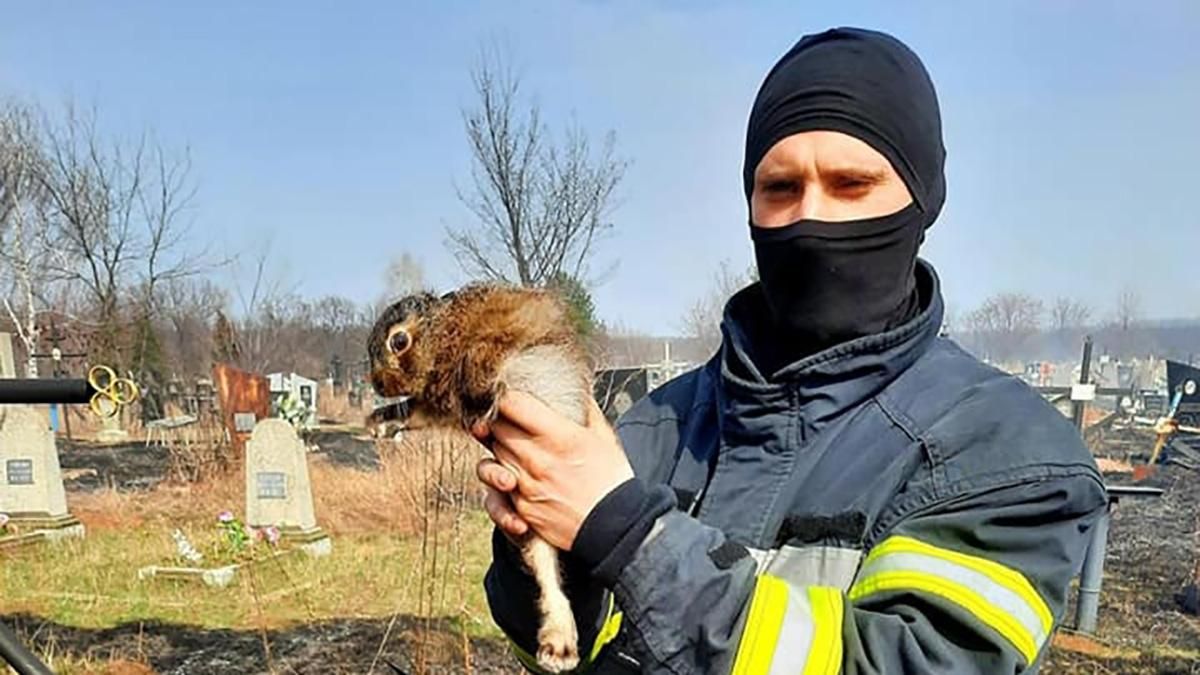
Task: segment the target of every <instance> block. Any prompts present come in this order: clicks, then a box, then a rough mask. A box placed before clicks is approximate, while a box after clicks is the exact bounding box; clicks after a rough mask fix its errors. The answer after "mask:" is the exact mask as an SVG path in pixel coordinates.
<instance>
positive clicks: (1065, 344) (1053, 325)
mask: <svg viewBox="0 0 1200 675" xmlns="http://www.w3.org/2000/svg"><path fill="white" fill-rule="evenodd" d="M1091 317H1092V309H1091V308H1090V307H1088V306H1087V305H1086V304H1084V303H1083V302H1080V301H1079V300H1074V299H1072V298H1067V297H1058V298H1055V299H1054V303H1053V304H1051V305H1050V326H1049V328H1050V330H1051V331H1052V337H1053V341H1054V345H1055V349H1056V350H1057V353H1058V354H1059V356H1063V357H1065V356H1068V355H1073V353H1074V350H1075V349H1076V348H1078V346H1079V343H1080V341H1081V340H1082V339H1083V335H1084V333H1085V332H1086V331H1087V325H1088V322H1089V321H1090V320H1091Z"/></svg>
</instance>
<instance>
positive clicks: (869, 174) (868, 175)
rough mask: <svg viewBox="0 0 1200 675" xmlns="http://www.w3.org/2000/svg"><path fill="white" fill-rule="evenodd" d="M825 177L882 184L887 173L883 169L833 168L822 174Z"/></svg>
mask: <svg viewBox="0 0 1200 675" xmlns="http://www.w3.org/2000/svg"><path fill="white" fill-rule="evenodd" d="M822 174H823V175H825V176H831V177H834V178H853V179H854V180H858V181H862V182H864V183H872V184H877V183H883V182H884V181H886V180H887V176H888V174H887V171H885V170H883V169H864V168H861V167H851V166H844V167H833V168H830V169H826V170H825V171H823V172H822Z"/></svg>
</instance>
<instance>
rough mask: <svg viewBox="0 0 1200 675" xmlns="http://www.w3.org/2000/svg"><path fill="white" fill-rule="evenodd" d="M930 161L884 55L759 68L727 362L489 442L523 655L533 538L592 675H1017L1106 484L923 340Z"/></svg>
mask: <svg viewBox="0 0 1200 675" xmlns="http://www.w3.org/2000/svg"><path fill="white" fill-rule="evenodd" d="M944 157H945V153H944V150H943V147H942V139H941V121H940V113H939V110H938V104H937V98H936V94H935V92H934V88H933V84H932V82H931V81H930V79H929V76H928V75H927V73H926V72H925V69H924V67H923V66H922V64H921V62H920V61H919V60H918V58H917V57H916V55H915V54H913V53H912V52H911V51H909V49H908V48H907V47H905V46H904V45H903V44H901V43H900V42H899V41H897V40H895V39H894V38H892V37H890V36H887V35H884V34H881V33H876V32H870V31H863V30H853V29H838V30H832V31H828V32H825V33H822V34H819V35H813V36H808V37H805V38H804V39H802V40H801V41H800V42H799V43H798V44H797V45H796V46H795V47H794V48H793V49H792V50H791V51H790V52H788V53H787V54H786V55H785V56H784V57H783V59H782V60H781V61H780V62H779V63H778V64H777V65H776V66H775V68H774V69H772V71H771V72H770V74H769V75H768V76H767V78H766V81H765V82H764V83H763V85H762V88H761V89H760V91H759V93H758V97H757V99H756V101H755V103H754V108H753V110H752V112H751V115H750V122H749V127H748V130H747V135H746V155H745V165H744V169H743V183H744V187H745V193H746V198H747V200H748V203H749V211H750V224H751V227H750V236H751V238H752V240H753V243H754V248H755V255H756V259H757V263H758V271H759V275H760V278H761V283H759V284H755V285H753V286H750V287H748V288H746V289H744V290H742V291H741V292H739V293H738V294H737V295H735V296H734V297H733V298H732V299H731V300H730V301H729V303H728V305H727V307H726V310H725V317H724V321H723V324H722V329H723V337H724V341H723V344H722V346H721V350H720V353H719V354H718V355H717V356H716V357H714V358H713V360H712V361H711V362H709V363H708V364H707V365H706V366H704V367H703V368H701V369H699V370H697V371H693V372H691V373H688V374H686V375H683V376H681V377H680V378H678V379H676V380H674V381H672V382H670V383H668V384H667V385H665V386H663V387H662V388H661V389H659V390H657V391H655V392H654V393H652V394H651V395H650V396H649V397H647V398H646V399H645V400H643V401H641V402H640V403H638V404H637V405H636V406H635V407H634V408H633V409H631V410H630V411H629V412H628V413H627V414H626V415H625V416H624V417H623V418H622V419H621V421H620V422H619V423H618V427H617V430H618V433H619V437H620V443H619V444H618V442H617V441H616V439H614V438H613V436H612V434H611V433H609V432H608V429H607V428H606V427H605V426H604V424H603V423H602V422H600V421H597V422H595V423H593V424H592V425H590V426H589V427H587V428H584V427H578V426H575V425H573V424H571V423H569V422H567V421H566V420H564V419H562V418H560V417H558V416H556V415H554V414H553V413H552V412H550V411H549V409H548V408H546V407H545V406H543V405H541V404H540V403H539V402H538V401H536V400H533V399H532V398H531V397H528V396H523V395H520V394H510V395H509V396H508V397H506V398H505V399H504V400H503V402H502V408H501V414H502V419H501V420H500V421H499V422H497V423H496V424H495V425H493V426H492V428H491V429H490V432H491V435H492V438H493V450H494V451H495V454H496V458H497V460H498V461H492V460H485V461H484V462H482V463H481V464H480V466H479V475H480V478H481V480H482V481H483V482H484V483H485V484H487V486H488V489H489V496H488V500H487V508H488V512H489V514H490V515H491V517H492V519H493V520H494V521H495V523H496V524H497V526H498V529H497V535H496V536H495V537H494V556H495V560H494V563H493V565H492V567H491V569H490V570H489V571H488V575H487V579H486V589H487V594H488V600H489V602H490V604H491V607H492V612H493V616H494V618H495V620H496V622H497V623H498V624H499V626H500V627H501V628H502V629H503V630H504V631H505V632H506V633H507V634H508V635H509V636H510V638H511V639H512V641H513V643H514V645H515V646H516V647H517V648H518V650H519V651H529V650H530V649H532V648H533V647H534V645H535V644H536V630H537V620H536V616H537V615H536V612H535V611H534V605H533V603H534V600H535V598H536V588H535V587H534V586H533V585H532V583H531V582H530V580H529V578H528V576H527V575H526V573H525V572H524V571H523V570H522V569H521V566H520V564H519V562H518V559H517V557H516V556H515V555H514V553H513V549H512V546H511V544H510V543H509V541H508V539H507V538H506V537H505V535H508V537H519V536H521V535H523V534H524V533H526V532H528V531H529V529H530V528H532V529H533V530H534V531H536V532H538V533H539V534H540V535H542V536H543V537H545V538H546V539H547V540H549V541H550V542H551V543H553V544H554V545H556V546H558V547H559V548H561V549H563V550H565V551H569V553H568V554H567V555H566V556H565V559H566V563H565V565H566V571H565V575H566V578H567V588H568V593H569V595H570V597H571V598H572V603H573V607H574V610H575V613H576V618H577V621H578V623H579V626H580V632H581V635H580V647H581V655H582V656H583V658H584V660H585V661H589V662H590V664H591V666H593V668H594V669H593V671H592V672H598V673H615V672H653V673H660V672H661V673H729V672H734V673H783V672H787V673H838V672H842V673H947V674H949V673H956V674H969V673H1019V672H1033V671H1036V668H1037V663H1038V660H1039V658H1040V655H1041V654H1042V653H1043V652H1044V650H1045V648H1046V646H1047V644H1048V642H1049V638H1050V635H1051V633H1052V630H1053V628H1054V626H1055V625H1056V623H1057V622H1058V621H1059V620H1060V619H1061V618H1062V615H1063V611H1064V608H1065V606H1066V602H1067V590H1068V585H1069V582H1070V579H1071V578H1072V576H1073V575H1074V573H1075V572H1076V570H1077V569H1078V567H1079V565H1080V561H1081V559H1082V556H1083V552H1084V549H1085V545H1086V538H1087V531H1088V529H1089V528H1090V527H1091V525H1092V524H1093V522H1094V521H1095V520H1096V518H1097V517H1098V516H1099V515H1100V514H1101V513H1102V511H1103V509H1104V508H1105V503H1106V499H1105V493H1104V487H1103V484H1102V482H1101V478H1100V475H1099V473H1098V472H1097V470H1096V468H1095V464H1094V462H1093V460H1092V458H1091V456H1090V454H1089V453H1088V452H1087V450H1086V449H1085V448H1084V446H1083V445H1082V443H1081V441H1080V439H1079V437H1078V434H1076V433H1075V431H1074V429H1072V427H1071V426H1070V425H1069V424H1068V423H1067V421H1066V420H1065V419H1063V418H1062V417H1061V416H1060V415H1059V414H1058V413H1057V412H1055V411H1054V410H1053V409H1052V408H1051V407H1049V406H1048V405H1046V404H1045V403H1044V402H1043V401H1042V400H1041V399H1040V397H1038V396H1037V394H1036V393H1034V392H1033V391H1032V390H1030V389H1029V388H1028V387H1026V386H1025V385H1023V384H1022V383H1021V382H1019V381H1018V380H1017V379H1015V378H1012V377H1009V376H1006V375H1004V374H1002V373H1000V372H998V371H996V370H994V369H991V368H989V367H987V366H985V365H983V364H982V363H980V362H979V361H977V360H976V359H974V358H973V357H971V356H969V355H968V354H966V353H965V352H963V351H962V350H961V349H959V348H958V347H957V346H956V345H954V344H953V343H952V342H949V341H947V340H944V339H942V338H939V337H938V330H939V327H940V324H941V320H942V312H943V308H942V300H941V295H940V292H939V288H938V280H937V276H936V275H935V274H934V271H933V268H932V267H931V266H930V265H929V264H928V263H926V262H924V261H923V260H919V259H918V258H917V249H918V247H919V245H920V243H921V242H922V241H923V240H924V233H925V230H926V229H927V228H928V227H930V226H931V225H932V224H933V222H934V220H935V219H936V217H937V215H938V212H939V211H940V209H941V206H942V202H943V200H944V196H945V183H944V177H943V164H944ZM478 432H479V434H480V435H481V436H483V435H485V434H486V433H487V430H482V429H481V430H478ZM622 448H623V449H624V452H622Z"/></svg>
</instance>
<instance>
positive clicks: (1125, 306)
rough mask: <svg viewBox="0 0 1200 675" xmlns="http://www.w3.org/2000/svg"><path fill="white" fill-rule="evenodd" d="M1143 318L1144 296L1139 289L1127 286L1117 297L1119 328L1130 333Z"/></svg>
mask: <svg viewBox="0 0 1200 675" xmlns="http://www.w3.org/2000/svg"><path fill="white" fill-rule="evenodd" d="M1141 318H1142V296H1141V294H1139V293H1138V292H1137V289H1135V288H1133V287H1132V286H1126V287H1125V288H1123V289H1121V293H1120V294H1119V295H1118V296H1117V314H1116V320H1117V326H1118V327H1119V328H1120V329H1121V330H1122V331H1128V330H1129V329H1130V328H1131V327H1132V326H1133V325H1134V324H1136V323H1137V322H1138V321H1140V320H1141Z"/></svg>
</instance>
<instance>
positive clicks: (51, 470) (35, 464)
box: [0, 405, 83, 540]
mask: <svg viewBox="0 0 1200 675" xmlns="http://www.w3.org/2000/svg"><path fill="white" fill-rule="evenodd" d="M0 513H5V514H8V516H9V517H10V518H11V519H12V520H11V521H10V523H11V524H12V525H15V526H16V527H17V528H19V529H20V530H21V531H22V532H42V531H44V532H45V533H46V537H47V538H48V539H50V540H58V539H62V538H64V537H82V536H83V525H82V524H80V522H79V521H78V520H76V519H75V517H74V516H72V515H71V514H70V513H68V512H67V493H66V491H65V490H64V489H63V482H62V469H61V467H60V466H59V463H58V449H57V448H56V447H55V444H54V432H52V431H50V429H49V428H48V427H47V426H46V420H45V418H44V417H42V415H41V413H39V412H38V411H37V410H35V409H34V408H32V407H30V406H26V405H6V406H0Z"/></svg>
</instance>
